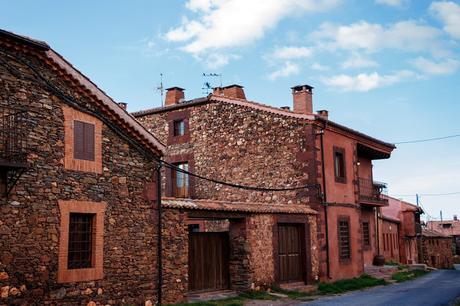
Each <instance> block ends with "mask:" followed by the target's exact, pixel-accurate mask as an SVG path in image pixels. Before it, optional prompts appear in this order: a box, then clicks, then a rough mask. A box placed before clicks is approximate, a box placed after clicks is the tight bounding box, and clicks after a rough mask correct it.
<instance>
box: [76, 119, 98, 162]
mask: <svg viewBox="0 0 460 306" xmlns="http://www.w3.org/2000/svg"><path fill="white" fill-rule="evenodd" d="M94 133H95V127H94V124H91V123H87V122H82V121H78V120H75V121H74V133H73V139H74V141H73V143H74V146H73V148H74V149H73V151H74V158H75V159H83V160H90V161H94V160H95V135H94Z"/></svg>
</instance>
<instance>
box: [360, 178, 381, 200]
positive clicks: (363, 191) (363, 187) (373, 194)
mask: <svg viewBox="0 0 460 306" xmlns="http://www.w3.org/2000/svg"><path fill="white" fill-rule="evenodd" d="M385 191H386V184H385V183H380V182H375V181H373V180H372V179H365V178H359V199H360V201H361V203H364V204H369V205H377V206H382V205H386V204H387V203H388V200H387V199H385V198H384V197H383V196H382V194H384V192H385Z"/></svg>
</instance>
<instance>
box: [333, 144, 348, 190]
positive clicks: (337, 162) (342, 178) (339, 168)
mask: <svg viewBox="0 0 460 306" xmlns="http://www.w3.org/2000/svg"><path fill="white" fill-rule="evenodd" d="M334 176H335V181H336V182H339V183H346V171H345V150H344V149H342V148H337V147H334Z"/></svg>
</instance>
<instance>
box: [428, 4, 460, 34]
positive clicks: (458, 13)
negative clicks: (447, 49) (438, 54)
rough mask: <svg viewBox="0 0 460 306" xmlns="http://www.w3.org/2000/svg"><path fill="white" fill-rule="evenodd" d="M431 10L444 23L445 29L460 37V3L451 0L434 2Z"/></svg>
mask: <svg viewBox="0 0 460 306" xmlns="http://www.w3.org/2000/svg"><path fill="white" fill-rule="evenodd" d="M430 12H431V13H432V14H434V15H435V16H436V17H437V18H438V19H439V20H441V21H442V23H443V24H444V31H446V32H447V33H449V34H450V35H452V37H454V38H460V5H458V4H456V3H454V2H451V1H440V2H433V3H431V5H430Z"/></svg>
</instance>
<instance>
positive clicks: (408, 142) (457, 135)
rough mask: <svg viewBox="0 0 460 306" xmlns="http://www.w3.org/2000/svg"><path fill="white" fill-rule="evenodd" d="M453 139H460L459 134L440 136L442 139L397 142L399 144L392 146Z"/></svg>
mask: <svg viewBox="0 0 460 306" xmlns="http://www.w3.org/2000/svg"><path fill="white" fill-rule="evenodd" d="M455 137H460V134H454V135H449V136H442V137H435V138H426V139H417V140H406V141H399V142H394V144H410V143H420V142H428V141H435V140H442V139H448V138H455Z"/></svg>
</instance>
